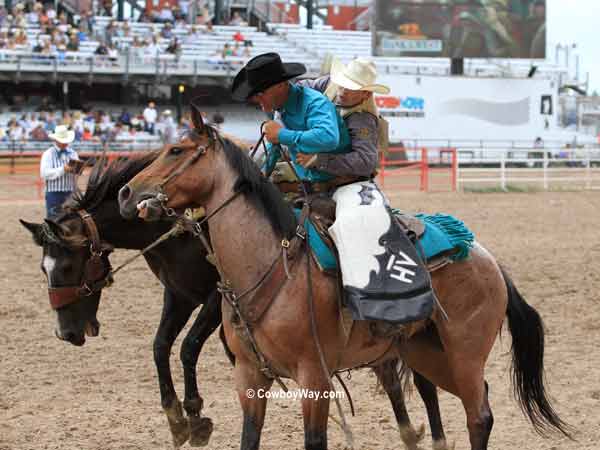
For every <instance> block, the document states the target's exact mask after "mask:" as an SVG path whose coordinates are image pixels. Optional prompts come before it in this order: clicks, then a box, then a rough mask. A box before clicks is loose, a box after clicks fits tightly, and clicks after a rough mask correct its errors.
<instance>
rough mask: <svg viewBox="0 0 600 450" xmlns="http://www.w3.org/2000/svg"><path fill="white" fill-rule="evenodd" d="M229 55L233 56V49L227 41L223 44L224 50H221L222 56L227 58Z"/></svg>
mask: <svg viewBox="0 0 600 450" xmlns="http://www.w3.org/2000/svg"><path fill="white" fill-rule="evenodd" d="M228 56H233V49H232V48H231V46H230V45H229V43H227V42H226V43H225V45H223V50H222V51H221V58H223V59H225V58H227V57H228Z"/></svg>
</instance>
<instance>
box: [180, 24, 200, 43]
mask: <svg viewBox="0 0 600 450" xmlns="http://www.w3.org/2000/svg"><path fill="white" fill-rule="evenodd" d="M201 36H202V34H201V33H200V32H199V31H198V27H196V25H192V27H191V28H190V31H188V34H187V35H186V36H185V38H184V43H185V44H196V43H198V42H200V37H201Z"/></svg>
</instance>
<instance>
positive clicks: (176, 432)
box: [165, 401, 190, 448]
mask: <svg viewBox="0 0 600 450" xmlns="http://www.w3.org/2000/svg"><path fill="white" fill-rule="evenodd" d="M165 413H166V415H167V420H168V422H169V429H170V430H171V436H172V437H173V445H174V446H175V448H179V447H181V446H182V445H183V444H185V443H186V442H187V441H188V439H189V438H190V424H189V422H188V420H187V419H186V418H185V417H184V415H183V410H182V409H181V403H180V402H179V401H176V402H174V403H173V405H172V406H171V407H170V408H166V409H165Z"/></svg>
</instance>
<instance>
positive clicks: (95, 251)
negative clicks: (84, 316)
mask: <svg viewBox="0 0 600 450" xmlns="http://www.w3.org/2000/svg"><path fill="white" fill-rule="evenodd" d="M77 214H78V215H79V217H80V218H81V220H82V221H83V224H84V226H85V229H86V237H87V238H88V239H89V241H90V253H91V256H90V258H89V259H88V260H87V261H86V263H85V268H84V271H83V279H82V280H81V284H80V285H79V286H60V287H49V288H48V296H49V297H50V306H52V309H59V308H62V307H64V306H67V305H70V304H72V303H75V302H77V301H78V300H79V299H80V298H81V297H89V296H91V295H92V294H94V293H96V292H100V291H101V290H102V289H103V288H105V287H107V286H110V285H111V284H112V282H113V277H112V267H111V265H110V262H109V261H108V260H107V264H105V263H104V262H103V258H102V256H103V255H104V253H106V252H110V251H112V246H110V245H108V244H103V243H102V241H101V240H100V234H99V233H98V227H97V226H96V223H95V222H94V219H93V218H92V216H91V214H90V213H88V212H87V211H86V210H84V209H81V210H78V211H77Z"/></svg>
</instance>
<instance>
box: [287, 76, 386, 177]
mask: <svg viewBox="0 0 600 450" xmlns="http://www.w3.org/2000/svg"><path fill="white" fill-rule="evenodd" d="M298 84H300V85H301V86H306V87H310V88H312V89H315V90H317V91H319V92H325V90H326V89H327V86H328V84H329V76H324V77H320V78H316V79H313V80H309V79H307V80H300V81H298ZM344 121H345V122H346V126H347V127H348V131H349V132H350V139H351V143H352V144H351V145H352V151H351V152H349V153H343V154H319V155H318V156H317V160H316V162H315V163H314V164H313V166H312V167H313V168H315V169H317V170H321V171H323V172H327V173H330V174H332V175H337V176H352V175H355V176H356V175H358V176H364V177H369V176H371V175H372V174H373V173H374V172H375V169H376V167H377V136H378V133H377V127H378V122H377V118H376V117H375V116H374V115H373V114H371V113H368V112H354V113H352V114H350V115H349V116H347V117H345V118H344Z"/></svg>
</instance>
